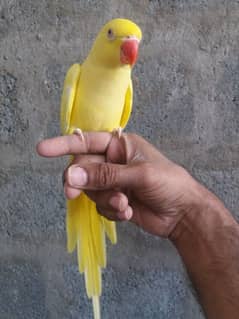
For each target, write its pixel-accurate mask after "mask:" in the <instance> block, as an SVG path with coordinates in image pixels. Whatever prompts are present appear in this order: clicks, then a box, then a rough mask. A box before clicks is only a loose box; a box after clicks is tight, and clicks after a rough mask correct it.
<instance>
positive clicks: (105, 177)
mask: <svg viewBox="0 0 239 319" xmlns="http://www.w3.org/2000/svg"><path fill="white" fill-rule="evenodd" d="M140 171H141V169H140V167H139V166H136V165H119V164H112V163H89V164H84V165H81V166H79V165H77V164H75V165H71V166H70V167H69V168H68V170H67V172H66V175H65V179H66V182H67V183H68V185H69V186H71V187H73V188H80V189H86V190H107V189H112V188H122V187H135V186H137V185H138V183H139V179H140Z"/></svg>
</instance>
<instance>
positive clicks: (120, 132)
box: [112, 126, 123, 139]
mask: <svg viewBox="0 0 239 319" xmlns="http://www.w3.org/2000/svg"><path fill="white" fill-rule="evenodd" d="M122 133H123V129H122V127H120V126H119V127H118V128H115V129H114V130H113V132H112V134H113V135H116V136H117V137H118V138H119V139H120V138H121V136H122Z"/></svg>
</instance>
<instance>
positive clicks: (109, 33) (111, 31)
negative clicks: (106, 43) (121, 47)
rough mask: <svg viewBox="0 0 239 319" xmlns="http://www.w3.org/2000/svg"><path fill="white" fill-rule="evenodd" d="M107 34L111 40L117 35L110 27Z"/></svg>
mask: <svg viewBox="0 0 239 319" xmlns="http://www.w3.org/2000/svg"><path fill="white" fill-rule="evenodd" d="M107 36H108V39H109V40H114V38H115V35H114V32H113V30H112V29H109V30H108V32H107Z"/></svg>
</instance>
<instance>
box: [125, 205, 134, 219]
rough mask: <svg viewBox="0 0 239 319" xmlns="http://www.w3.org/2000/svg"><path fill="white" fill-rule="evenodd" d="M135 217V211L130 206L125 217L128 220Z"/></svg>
mask: <svg viewBox="0 0 239 319" xmlns="http://www.w3.org/2000/svg"><path fill="white" fill-rule="evenodd" d="M132 216H133V210H132V208H131V207H130V206H128V207H127V209H126V211H125V217H126V219H127V220H130V219H131V218H132Z"/></svg>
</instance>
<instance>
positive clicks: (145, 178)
mask: <svg viewBox="0 0 239 319" xmlns="http://www.w3.org/2000/svg"><path fill="white" fill-rule="evenodd" d="M140 170H141V172H142V180H141V184H143V185H144V186H147V185H150V184H152V183H153V181H154V177H155V176H156V171H155V168H154V167H153V166H152V164H151V163H147V162H146V163H141V164H140Z"/></svg>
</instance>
